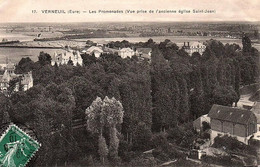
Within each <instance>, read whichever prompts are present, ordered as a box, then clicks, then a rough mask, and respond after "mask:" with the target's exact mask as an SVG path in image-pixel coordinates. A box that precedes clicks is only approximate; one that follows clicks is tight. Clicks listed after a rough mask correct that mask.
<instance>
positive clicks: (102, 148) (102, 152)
mask: <svg viewBox="0 0 260 167" xmlns="http://www.w3.org/2000/svg"><path fill="white" fill-rule="evenodd" d="M98 153H99V156H100V159H101V160H102V164H103V165H104V162H105V158H106V157H107V155H108V148H107V144H106V139H105V138H104V137H103V136H102V135H100V136H99V138H98Z"/></svg>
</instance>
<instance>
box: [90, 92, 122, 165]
mask: <svg viewBox="0 0 260 167" xmlns="http://www.w3.org/2000/svg"><path fill="white" fill-rule="evenodd" d="M86 115H87V124H88V129H89V130H91V131H93V132H98V133H99V136H100V137H99V138H100V140H99V142H102V143H99V150H100V152H99V153H100V158H101V160H102V161H103V160H104V158H105V157H104V156H105V155H106V154H105V153H106V147H105V144H104V142H105V141H103V139H102V138H103V129H104V126H105V125H106V126H108V127H109V130H110V135H109V136H110V142H109V143H110V144H109V155H110V157H111V158H117V155H118V146H119V139H118V137H117V129H116V125H118V124H121V123H122V122H123V115H124V111H123V106H122V104H121V103H120V102H119V101H117V100H116V99H115V98H114V97H112V98H111V99H109V98H108V97H107V96H106V97H105V98H104V100H103V101H102V100H101V98H100V97H97V98H96V100H95V101H93V103H92V104H91V106H89V107H88V108H87V109H86Z"/></svg>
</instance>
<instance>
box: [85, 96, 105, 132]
mask: <svg viewBox="0 0 260 167" xmlns="http://www.w3.org/2000/svg"><path fill="white" fill-rule="evenodd" d="M102 105H103V101H102V99H101V98H100V97H97V98H96V100H94V101H93V102H92V104H91V105H90V106H89V107H88V108H87V109H86V115H87V125H88V126H87V127H88V129H89V130H90V131H92V132H97V133H99V135H100V136H102V134H103V128H104V125H105V118H104V115H103V112H102Z"/></svg>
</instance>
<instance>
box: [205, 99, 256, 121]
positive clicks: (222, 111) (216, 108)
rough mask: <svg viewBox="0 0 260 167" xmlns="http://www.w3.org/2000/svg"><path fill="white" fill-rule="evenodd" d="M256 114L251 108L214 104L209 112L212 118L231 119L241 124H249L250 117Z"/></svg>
mask: <svg viewBox="0 0 260 167" xmlns="http://www.w3.org/2000/svg"><path fill="white" fill-rule="evenodd" d="M252 115H253V116H254V113H253V112H251V111H249V110H244V109H239V108H232V107H227V106H221V105H217V104H214V105H213V106H212V108H211V110H210V112H209V114H208V116H209V117H210V118H211V119H212V118H214V119H218V120H223V121H229V122H234V123H240V124H247V123H248V121H249V119H250V118H251V117H252Z"/></svg>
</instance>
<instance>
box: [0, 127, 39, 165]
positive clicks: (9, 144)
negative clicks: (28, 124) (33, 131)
mask: <svg viewBox="0 0 260 167" xmlns="http://www.w3.org/2000/svg"><path fill="white" fill-rule="evenodd" d="M40 146H41V145H40V143H38V142H37V141H36V140H34V139H33V138H32V137H30V136H29V135H28V134H26V133H25V132H24V131H23V130H21V129H20V128H19V127H18V126H16V125H14V124H11V125H9V127H8V128H7V130H6V131H5V133H4V134H2V136H1V138H0V167H24V166H26V164H27V163H28V162H29V161H30V159H31V158H32V157H33V155H34V154H35V153H36V152H37V150H38V149H39V148H40Z"/></svg>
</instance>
